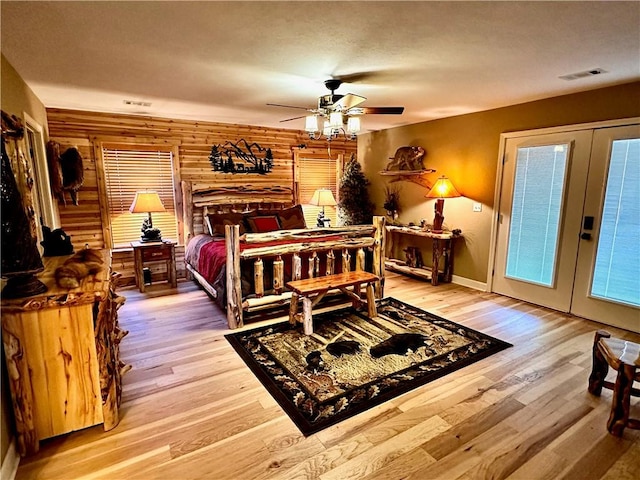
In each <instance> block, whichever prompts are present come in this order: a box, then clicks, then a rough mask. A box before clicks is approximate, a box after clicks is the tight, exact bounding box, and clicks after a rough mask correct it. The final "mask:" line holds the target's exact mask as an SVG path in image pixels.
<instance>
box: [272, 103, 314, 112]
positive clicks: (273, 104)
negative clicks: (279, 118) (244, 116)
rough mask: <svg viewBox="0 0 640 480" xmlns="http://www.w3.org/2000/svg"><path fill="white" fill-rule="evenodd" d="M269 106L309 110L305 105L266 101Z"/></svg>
mask: <svg viewBox="0 0 640 480" xmlns="http://www.w3.org/2000/svg"><path fill="white" fill-rule="evenodd" d="M267 105H268V106H270V107H284V108H298V109H300V110H309V109H308V108H307V107H296V106H294V105H281V104H279V103H267Z"/></svg>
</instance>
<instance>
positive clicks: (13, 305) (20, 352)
mask: <svg viewBox="0 0 640 480" xmlns="http://www.w3.org/2000/svg"><path fill="white" fill-rule="evenodd" d="M101 254H102V258H103V261H104V264H103V269H102V271H101V272H99V273H98V274H96V275H95V277H93V276H88V277H86V278H85V279H83V280H82V282H81V284H80V287H78V288H74V289H70V290H69V289H63V288H60V287H58V286H57V285H56V282H55V279H54V272H55V269H56V268H57V267H58V266H60V265H62V263H64V261H65V260H66V259H67V258H69V256H62V257H45V258H43V263H44V267H45V269H44V271H43V272H42V273H40V274H39V275H38V278H39V280H40V281H41V282H43V283H44V284H45V285H46V286H47V291H46V292H44V293H42V294H39V295H34V296H31V297H23V298H15V299H5V298H3V299H2V343H3V346H4V352H5V360H6V365H7V371H8V372H9V382H8V383H9V385H10V388H11V398H12V400H13V411H14V413H15V420H16V430H17V437H16V440H17V445H18V451H19V453H20V454H21V455H30V454H33V453H36V452H37V451H38V449H39V446H40V440H42V439H44V438H49V437H53V436H57V435H61V434H63V433H67V432H72V431H75V430H79V429H82V428H86V427H89V426H92V425H97V424H103V426H104V429H105V430H110V429H112V428H114V427H115V426H116V425H117V424H118V421H119V417H118V408H119V404H120V398H121V393H122V380H121V376H122V374H123V373H124V372H126V371H127V370H128V369H129V368H131V367H130V366H129V365H125V364H124V363H122V362H121V361H120V358H119V356H120V353H119V352H120V347H119V344H120V341H121V340H122V338H123V337H124V336H125V335H126V334H127V333H128V332H127V331H124V330H121V329H120V328H119V326H118V320H117V310H118V309H119V308H120V307H121V306H122V305H123V304H124V301H125V298H124V297H121V296H118V295H117V294H116V293H115V290H114V284H115V281H116V280H117V278H118V276H119V275H118V274H112V272H111V253H110V251H109V250H102V251H101Z"/></svg>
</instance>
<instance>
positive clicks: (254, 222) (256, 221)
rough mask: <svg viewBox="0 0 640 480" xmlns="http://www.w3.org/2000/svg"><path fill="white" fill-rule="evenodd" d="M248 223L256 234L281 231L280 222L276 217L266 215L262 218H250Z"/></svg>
mask: <svg viewBox="0 0 640 480" xmlns="http://www.w3.org/2000/svg"><path fill="white" fill-rule="evenodd" d="M247 223H249V227H250V228H251V231H252V232H254V233H264V232H273V231H274V230H280V222H279V221H278V217H277V216H276V215H265V216H262V217H248V218H247Z"/></svg>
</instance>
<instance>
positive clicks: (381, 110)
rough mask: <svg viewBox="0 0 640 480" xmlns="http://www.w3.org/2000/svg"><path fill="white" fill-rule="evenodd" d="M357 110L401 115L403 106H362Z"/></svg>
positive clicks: (376, 113) (375, 113)
mask: <svg viewBox="0 0 640 480" xmlns="http://www.w3.org/2000/svg"><path fill="white" fill-rule="evenodd" d="M358 110H362V113H363V114H367V113H368V114H370V115H371V114H373V115H401V114H402V112H404V107H362V108H359V109H358Z"/></svg>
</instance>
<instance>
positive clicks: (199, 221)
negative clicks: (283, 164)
mask: <svg viewBox="0 0 640 480" xmlns="http://www.w3.org/2000/svg"><path fill="white" fill-rule="evenodd" d="M182 198H183V203H182V205H183V218H184V225H185V232H184V241H185V245H186V244H187V243H189V240H190V239H191V238H193V236H194V235H197V234H198V233H203V232H204V231H205V229H204V211H205V209H206V210H207V211H209V212H242V211H248V210H254V209H258V208H261V209H272V210H275V209H282V208H287V207H290V206H292V205H293V204H294V203H295V201H294V195H293V189H292V188H291V187H281V186H259V185H243V186H235V187H223V186H221V187H212V186H211V185H210V184H204V183H196V182H193V183H192V182H187V181H183V182H182Z"/></svg>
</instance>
